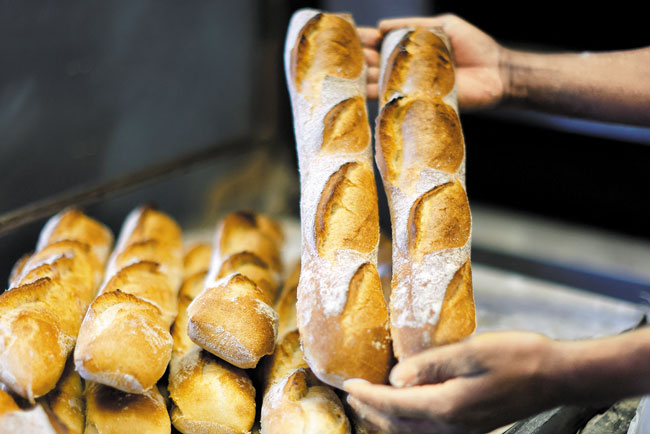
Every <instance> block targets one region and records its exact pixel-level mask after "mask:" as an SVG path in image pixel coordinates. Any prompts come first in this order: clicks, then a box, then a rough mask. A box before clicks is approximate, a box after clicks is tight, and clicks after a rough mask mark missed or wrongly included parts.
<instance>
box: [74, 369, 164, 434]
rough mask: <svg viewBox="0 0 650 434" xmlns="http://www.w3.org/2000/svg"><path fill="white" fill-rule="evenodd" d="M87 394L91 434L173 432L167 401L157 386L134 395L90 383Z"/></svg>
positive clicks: (87, 412) (87, 426)
mask: <svg viewBox="0 0 650 434" xmlns="http://www.w3.org/2000/svg"><path fill="white" fill-rule="evenodd" d="M85 395H86V430H85V433H87V434H123V433H128V432H134V433H135V432H141V433H151V434H158V433H160V434H169V433H170V432H171V422H170V420H169V414H168V413H167V407H166V405H165V400H164V399H163V397H162V395H161V394H160V392H159V391H158V389H157V388H156V387H152V388H151V389H150V390H148V391H147V392H145V393H143V394H131V393H124V392H122V391H120V390H116V389H113V388H110V387H107V386H104V385H102V384H97V383H94V382H92V381H89V382H86V392H85Z"/></svg>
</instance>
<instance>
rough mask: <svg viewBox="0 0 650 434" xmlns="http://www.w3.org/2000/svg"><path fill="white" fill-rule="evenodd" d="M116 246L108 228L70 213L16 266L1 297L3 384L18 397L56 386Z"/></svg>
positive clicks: (31, 396) (50, 223)
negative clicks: (105, 265) (109, 253)
mask: <svg viewBox="0 0 650 434" xmlns="http://www.w3.org/2000/svg"><path fill="white" fill-rule="evenodd" d="M112 244H113V235H112V233H111V231H110V230H109V229H108V228H107V227H105V226H104V225H102V224H101V223H99V222H97V221H96V220H93V219H91V218H90V217H88V216H86V215H85V214H83V213H81V212H80V211H78V210H76V209H68V210H64V211H62V212H60V213H59V214H57V215H55V216H54V217H52V218H51V219H50V220H49V221H48V222H47V223H46V224H45V226H44V227H43V230H42V231H41V234H40V237H39V241H38V244H37V246H36V250H35V252H34V253H33V254H31V255H29V256H24V257H23V258H21V259H20V260H19V261H18V263H17V264H16V266H14V269H13V270H12V273H11V277H10V288H9V289H8V290H7V291H5V292H4V293H3V294H2V295H0V381H2V382H3V383H4V384H5V385H7V387H9V388H10V389H11V390H12V391H13V392H14V393H16V394H18V395H20V396H21V397H23V398H25V399H27V400H29V401H30V402H32V403H33V402H34V399H35V398H37V397H39V396H43V395H45V394H46V393H48V392H49V391H51V390H52V389H53V388H54V387H55V386H56V384H57V381H58V380H59V378H60V377H61V374H62V372H63V369H64V367H65V363H66V360H67V358H68V355H69V354H70V352H71V351H72V349H73V347H74V345H75V340H76V339H77V334H78V332H79V327H80V325H81V320H82V319H83V316H84V314H85V313H86V309H87V307H88V304H89V303H90V302H91V301H92V299H93V298H94V296H95V293H96V291H97V287H98V285H99V283H100V282H101V280H102V276H103V272H104V264H105V263H106V258H107V256H108V252H110V249H111V247H112ZM25 360H29V363H25Z"/></svg>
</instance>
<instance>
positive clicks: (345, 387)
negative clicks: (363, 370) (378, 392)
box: [343, 378, 370, 391]
mask: <svg viewBox="0 0 650 434" xmlns="http://www.w3.org/2000/svg"><path fill="white" fill-rule="evenodd" d="M355 383H359V384H370V382H369V381H367V380H364V379H363V378H350V379H349V380H345V381H344V382H343V390H346V391H347V390H348V386H349V385H350V384H355Z"/></svg>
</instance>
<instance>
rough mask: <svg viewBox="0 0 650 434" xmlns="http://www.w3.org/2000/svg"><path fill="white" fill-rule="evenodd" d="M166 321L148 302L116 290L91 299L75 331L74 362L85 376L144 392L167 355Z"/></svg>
mask: <svg viewBox="0 0 650 434" xmlns="http://www.w3.org/2000/svg"><path fill="white" fill-rule="evenodd" d="M168 330H169V324H168V323H167V322H165V321H164V320H163V317H162V315H161V314H160V310H159V309H158V308H157V307H156V306H154V305H153V304H151V303H149V302H147V301H144V300H142V299H140V298H138V297H136V296H133V295H131V294H126V293H124V292H121V291H120V290H116V291H113V292H107V293H104V294H102V295H100V296H99V297H97V298H96V299H95V301H94V302H93V303H92V305H91V306H90V308H89V309H88V313H87V314H86V318H85V319H84V325H83V327H82V328H81V330H80V332H79V337H78V339H77V346H76V348H75V351H74V360H75V366H76V369H77V371H78V372H79V374H80V375H81V376H82V377H83V378H85V379H86V380H91V381H98V382H101V383H102V384H106V385H109V386H112V387H114V388H116V389H120V390H122V391H124V392H129V393H144V392H145V391H146V390H148V389H150V388H151V387H152V386H154V385H155V384H156V381H158V379H159V378H160V377H162V375H163V373H164V372H165V369H166V368H167V364H168V363H169V360H170V358H171V352H172V339H171V336H170V335H169V331H168Z"/></svg>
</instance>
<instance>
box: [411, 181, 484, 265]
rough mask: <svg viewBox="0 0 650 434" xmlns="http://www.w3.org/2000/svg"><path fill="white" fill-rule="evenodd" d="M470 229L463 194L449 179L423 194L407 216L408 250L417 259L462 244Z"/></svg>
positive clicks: (462, 190) (463, 191) (467, 205)
mask: <svg viewBox="0 0 650 434" xmlns="http://www.w3.org/2000/svg"><path fill="white" fill-rule="evenodd" d="M471 230H472V217H471V214H470V210H469V203H468V201H467V194H466V193H465V189H464V188H463V186H462V185H461V184H460V182H458V181H457V180H456V181H452V182H449V183H447V184H443V185H440V186H438V187H436V188H434V189H433V190H431V191H429V192H427V193H425V194H423V195H422V196H421V197H420V198H419V199H418V200H417V201H416V202H415V203H414V204H413V207H412V208H411V212H410V216H409V250H410V254H411V256H412V257H413V258H414V259H415V260H416V261H420V260H421V259H422V257H423V256H424V255H426V254H427V253H432V252H435V251H438V250H442V249H451V248H454V247H462V246H464V245H465V244H466V243H467V240H468V239H469V236H470V234H471Z"/></svg>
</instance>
